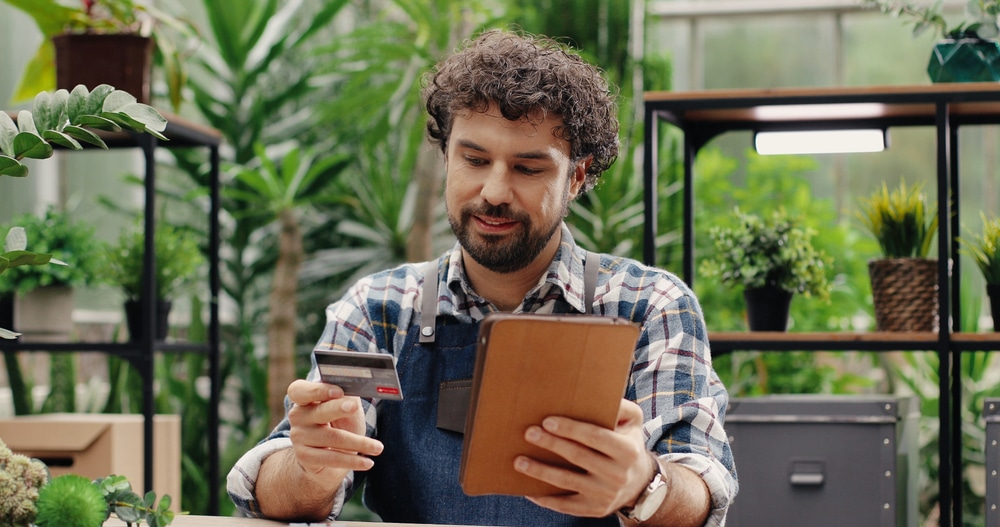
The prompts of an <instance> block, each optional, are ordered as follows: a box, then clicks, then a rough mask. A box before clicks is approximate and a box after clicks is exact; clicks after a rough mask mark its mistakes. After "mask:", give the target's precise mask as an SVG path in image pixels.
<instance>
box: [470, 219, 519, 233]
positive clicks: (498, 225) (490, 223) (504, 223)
mask: <svg viewBox="0 0 1000 527" xmlns="http://www.w3.org/2000/svg"><path fill="white" fill-rule="evenodd" d="M474 218H475V219H476V223H477V224H478V225H479V226H480V227H481V228H482V229H484V230H486V231H489V232H496V231H505V230H509V229H512V228H514V227H515V226H516V225H517V224H518V222H517V220H513V219H506V218H491V217H484V216H474Z"/></svg>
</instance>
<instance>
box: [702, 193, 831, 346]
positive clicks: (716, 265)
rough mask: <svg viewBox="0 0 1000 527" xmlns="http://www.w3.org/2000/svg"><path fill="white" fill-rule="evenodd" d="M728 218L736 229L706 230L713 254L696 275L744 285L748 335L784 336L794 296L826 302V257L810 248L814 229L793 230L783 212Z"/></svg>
mask: <svg viewBox="0 0 1000 527" xmlns="http://www.w3.org/2000/svg"><path fill="white" fill-rule="evenodd" d="M733 214H734V217H735V220H736V224H735V226H733V227H713V228H712V229H711V231H710V236H711V238H712V242H713V245H714V248H715V253H714V254H713V255H712V257H711V258H710V259H708V260H705V261H704V262H703V263H702V265H701V269H700V270H701V271H702V272H703V273H704V274H706V275H707V276H718V277H720V279H721V280H722V282H723V283H728V284H734V285H741V286H743V296H744V299H745V300H746V303H747V322H748V326H749V328H750V330H751V331H785V329H786V328H787V325H788V308H789V305H790V303H791V300H792V295H793V294H794V293H802V294H804V295H806V296H811V295H816V296H818V297H820V298H823V299H827V298H829V295H830V284H829V282H828V281H827V278H826V265H827V262H828V258H827V256H826V255H825V254H824V253H823V252H822V251H819V250H817V249H816V248H814V247H813V246H812V243H811V242H810V240H811V239H812V236H813V235H814V234H815V233H814V232H813V230H812V229H808V228H800V227H797V226H796V225H795V223H794V221H793V220H792V219H791V218H789V217H788V215H787V213H786V212H785V211H784V210H781V209H779V210H776V211H774V212H773V213H772V214H771V215H770V216H768V217H761V216H757V215H753V214H746V213H744V212H742V211H740V210H739V208H737V209H735V210H734V211H733Z"/></svg>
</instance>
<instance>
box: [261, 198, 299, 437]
mask: <svg viewBox="0 0 1000 527" xmlns="http://www.w3.org/2000/svg"><path fill="white" fill-rule="evenodd" d="M278 224H279V228H280V230H279V233H278V261H277V263H276V264H275V266H274V278H273V280H272V282H271V296H270V304H269V306H268V312H269V315H270V318H269V321H268V326H267V350H268V361H269V362H268V367H267V376H268V378H267V390H268V404H269V405H270V411H271V416H270V421H271V425H272V426H274V425H277V424H278V422H280V421H281V419H282V417H283V416H284V414H285V410H284V401H285V394H286V393H287V391H288V385H289V384H291V383H292V381H294V380H295V378H296V372H295V334H296V331H295V330H296V327H295V322H296V317H297V312H298V284H299V268H300V267H301V265H302V258H303V248H302V230H301V229H300V228H299V223H298V217H297V215H296V214H295V211H294V210H291V209H289V210H284V211H282V212H281V213H279V214H278Z"/></svg>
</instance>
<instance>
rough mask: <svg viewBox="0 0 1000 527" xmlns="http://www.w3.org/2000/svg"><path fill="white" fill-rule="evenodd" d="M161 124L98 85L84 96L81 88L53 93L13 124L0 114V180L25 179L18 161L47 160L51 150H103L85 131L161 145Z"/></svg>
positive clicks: (148, 110) (124, 96) (150, 112)
mask: <svg viewBox="0 0 1000 527" xmlns="http://www.w3.org/2000/svg"><path fill="white" fill-rule="evenodd" d="M166 127H167V120H166V119H165V118H164V117H163V116H162V115H160V112H158V111H156V109H154V108H153V107H152V106H149V105H146V104H142V103H139V102H136V99H135V97H133V96H132V95H130V94H129V93H127V92H124V91H121V90H116V89H114V88H113V87H111V86H108V85H107V84H102V85H100V86H97V87H96V88H94V90H93V91H88V90H87V88H86V87H85V86H83V85H79V86H77V87H75V88H73V91H72V92H70V91H67V90H56V91H55V92H53V93H49V92H41V93H39V94H38V95H37V96H35V100H34V103H33V104H32V107H31V111H28V110H21V111H20V112H18V114H17V123H15V122H14V120H13V119H11V117H10V115H8V114H7V112H2V111H0V176H13V177H25V176H27V175H28V167H27V166H25V165H24V164H22V163H21V160H22V159H25V158H30V159H46V158H49V157H52V154H53V152H54V148H53V145H56V146H61V147H64V148H70V149H73V150H82V149H83V145H82V144H81V143H87V144H90V145H93V146H97V147H100V148H104V149H107V148H108V145H107V144H106V143H105V142H104V140H103V139H101V138H100V136H98V135H97V134H96V133H94V132H93V131H92V130H90V129H89V128H94V129H97V130H105V131H110V132H119V131H121V130H128V131H130V132H137V133H148V134H151V135H153V136H155V137H157V138H158V139H161V140H167V138H166V137H165V136H163V134H161V133H160V132H162V131H163V130H164V129H166Z"/></svg>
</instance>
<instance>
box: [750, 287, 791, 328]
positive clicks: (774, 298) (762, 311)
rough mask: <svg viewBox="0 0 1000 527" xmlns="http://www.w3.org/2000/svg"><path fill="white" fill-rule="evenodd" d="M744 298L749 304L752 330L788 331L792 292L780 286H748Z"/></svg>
mask: <svg viewBox="0 0 1000 527" xmlns="http://www.w3.org/2000/svg"><path fill="white" fill-rule="evenodd" d="M743 300H745V301H746V304H747V325H748V326H749V327H750V331H786V330H787V329H788V308H789V306H790V305H791V303H792V293H790V292H788V291H785V290H784V289H781V288H780V287H775V286H769V285H766V286H764V287H756V288H746V289H744V290H743Z"/></svg>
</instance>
